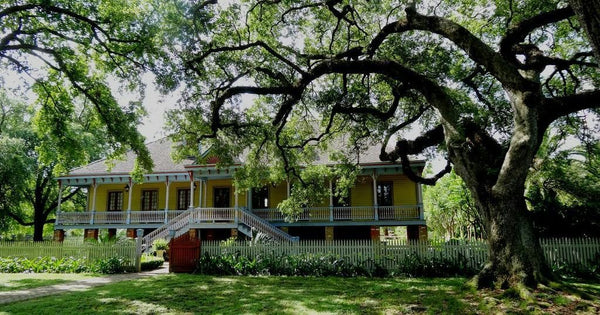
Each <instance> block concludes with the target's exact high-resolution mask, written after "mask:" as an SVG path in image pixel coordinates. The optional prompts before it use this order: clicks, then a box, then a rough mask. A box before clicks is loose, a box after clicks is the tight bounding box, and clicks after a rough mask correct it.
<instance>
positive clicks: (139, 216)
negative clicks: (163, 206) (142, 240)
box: [129, 210, 165, 224]
mask: <svg viewBox="0 0 600 315" xmlns="http://www.w3.org/2000/svg"><path fill="white" fill-rule="evenodd" d="M129 223H147V224H149V223H165V211H164V210H158V211H131V217H130V221H129Z"/></svg>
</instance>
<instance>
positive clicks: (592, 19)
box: [569, 0, 600, 60]
mask: <svg viewBox="0 0 600 315" xmlns="http://www.w3.org/2000/svg"><path fill="white" fill-rule="evenodd" d="M569 4H571V7H572V8H573V11H574V12H575V14H576V15H577V18H578V19H579V22H580V23H581V26H582V27H583V30H584V31H585V33H586V34H587V37H588V39H589V41H590V43H591V44H592V48H593V50H594V55H595V56H596V58H598V60H600V0H569Z"/></svg>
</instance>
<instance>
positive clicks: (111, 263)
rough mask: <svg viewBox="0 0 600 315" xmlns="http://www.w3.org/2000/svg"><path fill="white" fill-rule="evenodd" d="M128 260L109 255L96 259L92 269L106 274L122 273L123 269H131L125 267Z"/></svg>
mask: <svg viewBox="0 0 600 315" xmlns="http://www.w3.org/2000/svg"><path fill="white" fill-rule="evenodd" d="M127 265H129V263H128V261H127V260H126V259H125V258H122V257H110V258H107V259H100V260H98V261H96V264H95V266H94V268H93V269H94V271H97V272H100V273H106V274H117V273H124V272H125V271H131V270H130V268H128V267H127Z"/></svg>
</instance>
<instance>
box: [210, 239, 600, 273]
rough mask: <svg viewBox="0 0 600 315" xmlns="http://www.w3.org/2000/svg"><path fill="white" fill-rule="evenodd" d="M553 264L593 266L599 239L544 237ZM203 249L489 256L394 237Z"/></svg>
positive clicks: (391, 263) (475, 261)
mask: <svg viewBox="0 0 600 315" xmlns="http://www.w3.org/2000/svg"><path fill="white" fill-rule="evenodd" d="M540 243H541V245H542V248H543V250H544V253H545V255H546V259H547V261H548V263H549V264H550V265H551V266H554V267H557V266H563V265H565V264H569V265H571V266H580V267H589V266H590V264H591V263H592V262H593V261H594V260H595V261H598V260H599V259H600V240H599V239H583V238H581V239H543V240H541V241H540ZM201 247H202V253H208V254H210V255H214V256H218V255H223V254H239V255H243V256H246V257H256V256H258V255H262V256H264V255H273V256H281V255H331V256H335V257H340V258H344V259H345V260H347V261H350V262H352V263H363V262H365V261H372V262H376V263H378V264H380V265H382V266H385V267H386V268H388V269H394V268H397V267H399V265H398V264H401V263H402V262H404V261H406V260H407V259H409V258H410V257H416V256H418V257H419V258H420V259H425V260H428V259H446V260H451V261H454V262H459V261H461V262H463V263H465V264H467V266H469V267H470V268H480V267H481V266H482V265H483V264H484V263H485V262H486V260H487V256H488V253H487V249H488V248H487V243H486V242H485V241H451V242H445V241H434V240H429V241H410V242H407V241H405V240H394V241H385V242H377V241H371V240H334V241H324V240H301V241H300V242H296V243H291V242H290V243H278V244H256V243H251V242H244V241H238V242H233V243H232V242H223V241H203V242H202V244H201Z"/></svg>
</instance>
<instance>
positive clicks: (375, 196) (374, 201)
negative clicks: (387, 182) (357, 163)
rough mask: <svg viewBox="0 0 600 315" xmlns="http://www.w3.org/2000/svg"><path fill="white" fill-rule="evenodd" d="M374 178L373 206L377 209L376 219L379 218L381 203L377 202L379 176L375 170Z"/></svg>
mask: <svg viewBox="0 0 600 315" xmlns="http://www.w3.org/2000/svg"><path fill="white" fill-rule="evenodd" d="M371 177H372V178H373V208H374V209H375V221H378V220H379V205H378V204H377V176H376V175H375V172H373V175H371Z"/></svg>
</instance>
